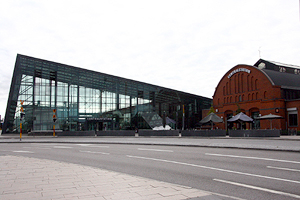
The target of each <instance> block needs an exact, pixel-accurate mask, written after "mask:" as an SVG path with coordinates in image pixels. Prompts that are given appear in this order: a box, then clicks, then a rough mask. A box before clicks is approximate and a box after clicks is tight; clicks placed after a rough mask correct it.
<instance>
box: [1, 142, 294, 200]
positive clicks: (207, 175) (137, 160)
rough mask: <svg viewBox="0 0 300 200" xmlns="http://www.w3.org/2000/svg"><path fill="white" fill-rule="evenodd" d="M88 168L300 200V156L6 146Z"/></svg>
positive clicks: (222, 193)
mask: <svg viewBox="0 0 300 200" xmlns="http://www.w3.org/2000/svg"><path fill="white" fill-rule="evenodd" d="M5 154H6V155H19V156H29V157H35V158H43V159H50V160H56V161H63V162H69V163H76V164H83V165H88V166H93V167H97V168H102V169H107V170H112V171H117V172H123V173H126V174H131V175H137V176H142V177H147V178H151V179H155V180H161V181H165V182H170V183H176V184H180V185H185V186H190V187H193V188H197V189H201V190H205V191H209V192H212V193H214V194H216V195H217V196H219V197H220V198H221V199H280V200H283V199H299V198H300V165H299V164H300V154H299V152H285V151H266V150H245V149H228V148H206V147H184V146H182V147H180V146H159V145H155V146H150V145H129V144H127V145H124V144H123V145H122V144H72V143H65V144H64V143H2V144H0V155H5Z"/></svg>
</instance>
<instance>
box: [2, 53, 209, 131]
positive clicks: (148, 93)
mask: <svg viewBox="0 0 300 200" xmlns="http://www.w3.org/2000/svg"><path fill="white" fill-rule="evenodd" d="M20 101H24V103H23V108H24V110H25V118H24V119H23V130H24V132H25V131H32V130H33V131H38V130H51V129H52V128H53V125H54V122H53V115H54V114H55V115H56V118H57V121H56V123H55V127H56V129H60V130H69V131H78V130H118V129H132V128H135V127H136V126H138V128H149V123H148V124H147V123H146V121H145V116H155V117H156V118H157V117H162V114H163V113H165V114H166V116H168V117H170V118H172V119H174V120H176V121H177V122H178V124H177V125H176V126H177V127H180V123H181V121H182V119H181V116H183V113H182V110H183V109H182V108H183V105H186V112H185V119H184V120H186V121H185V123H184V124H185V126H188V127H193V126H194V125H195V124H196V123H197V122H198V121H199V120H200V119H201V109H203V108H209V107H210V104H211V99H208V98H205V97H201V96H196V95H192V94H188V93H183V92H179V91H175V90H171V89H167V88H162V87H159V86H155V85H151V84H146V83H142V82H137V81H134V80H129V79H125V78H120V77H116V76H111V75H107V74H103V73H99V72H94V71H90V70H85V69H81V68H77V67H72V66H68V65H63V64H59V63H55V62H50V61H46V60H41V59H36V58H32V57H28V56H23V55H18V56H17V60H16V64H15V69H14V74H13V79H12V83H11V89H10V93H9V99H8V104H7V110H6V115H5V122H4V127H5V131H6V129H7V130H8V131H11V132H13V131H19V128H20V125H19V124H20V109H21V104H20ZM53 110H56V112H55V113H54V112H53ZM156 120H157V119H156Z"/></svg>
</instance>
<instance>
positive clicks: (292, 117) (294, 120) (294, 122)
mask: <svg viewBox="0 0 300 200" xmlns="http://www.w3.org/2000/svg"><path fill="white" fill-rule="evenodd" d="M289 126H298V116H297V114H289Z"/></svg>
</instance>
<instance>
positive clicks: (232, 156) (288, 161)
mask: <svg viewBox="0 0 300 200" xmlns="http://www.w3.org/2000/svg"><path fill="white" fill-rule="evenodd" d="M205 155H209V156H222V157H231V158H245V159H255V160H268V161H274V162H285V163H294V164H300V161H293V160H278V159H273V158H260V157H249V156H236V155H225V154H214V153H205Z"/></svg>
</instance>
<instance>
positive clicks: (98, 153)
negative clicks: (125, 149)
mask: <svg viewBox="0 0 300 200" xmlns="http://www.w3.org/2000/svg"><path fill="white" fill-rule="evenodd" d="M80 152H81V153H98V154H103V155H109V154H110V153H105V152H98V151H80Z"/></svg>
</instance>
